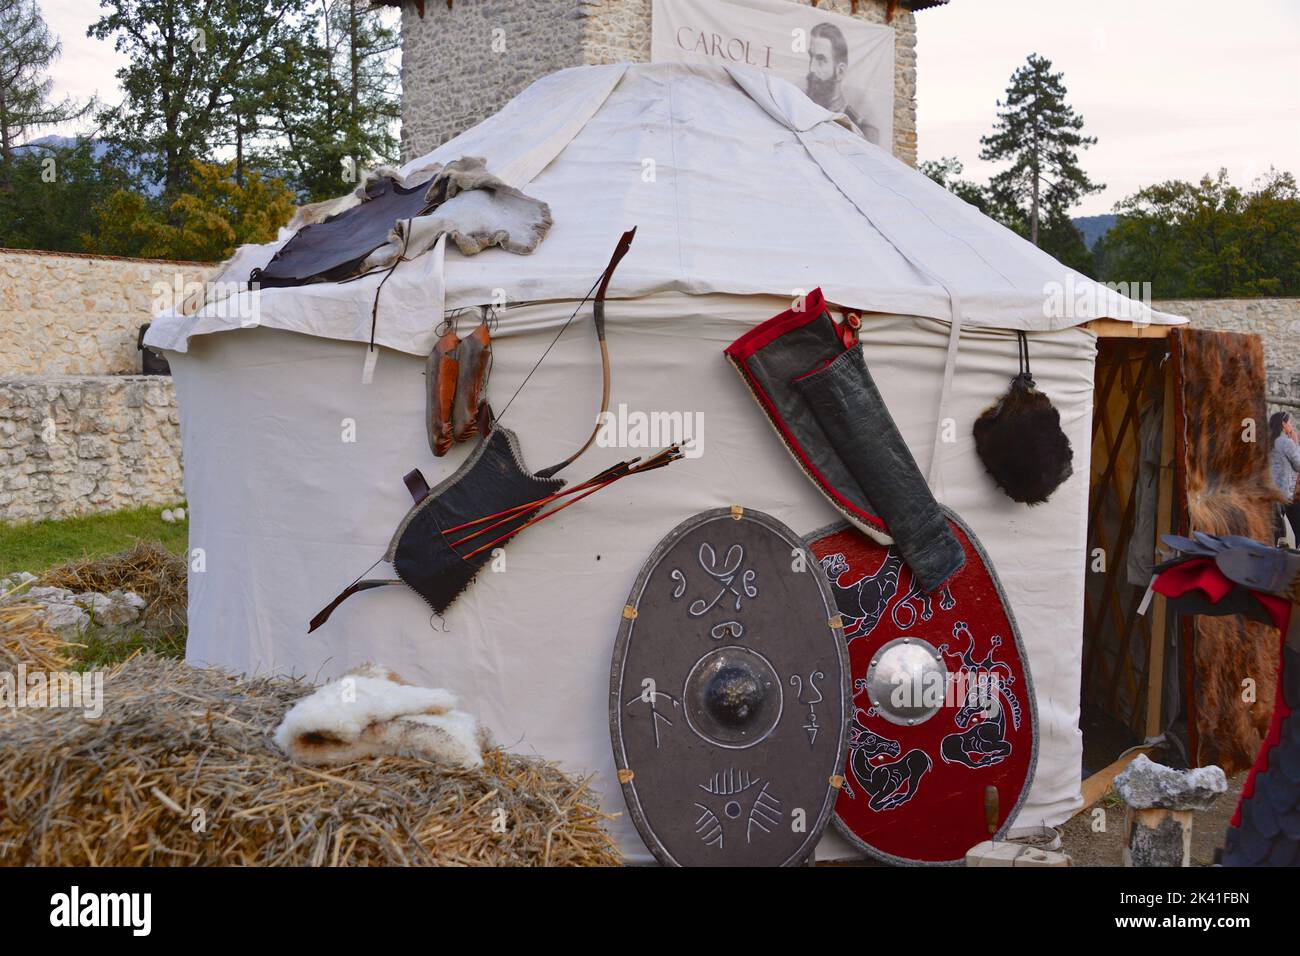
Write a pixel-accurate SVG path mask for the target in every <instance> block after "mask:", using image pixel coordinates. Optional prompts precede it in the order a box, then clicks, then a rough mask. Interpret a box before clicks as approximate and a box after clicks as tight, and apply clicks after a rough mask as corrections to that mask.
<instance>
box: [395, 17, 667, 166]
mask: <svg viewBox="0 0 1300 956" xmlns="http://www.w3.org/2000/svg"><path fill="white" fill-rule="evenodd" d="M647 2H648V0H647ZM423 6H424V16H423V17H421V16H420V13H419V11H418V10H417V8H416V6H415V4H413V3H404V4H403V5H402V158H403V160H407V159H410V158H412V157H415V156H419V155H421V154H423V153H427V152H429V151H430V150H431V149H433V148H434V147H435V146H439V145H441V144H442V143H445V142H446V141H447V140H449V139H451V138H452V137H453V136H455V135H456V134H457V133H460V132H463V131H464V130H467V129H469V128H470V127H471V126H473V125H475V124H476V123H479V122H481V121H482V120H484V119H487V117H489V116H491V115H492V114H493V113H495V112H496V111H497V110H499V109H500V108H501V107H502V106H504V105H505V104H506V102H507V101H508V100H510V98H511V97H513V96H514V95H515V94H516V93H518V92H519V91H520V90H522V89H523V88H524V87H526V86H527V85H528V84H529V83H531V82H533V80H535V79H537V78H538V77H541V76H545V75H546V74H548V73H554V72H555V71H556V70H562V69H564V68H565V67H569V66H578V65H580V64H581V63H582V62H583V59H582V42H581V35H582V31H581V28H580V26H579V14H578V0H526V2H521V0H460V2H459V3H453V4H452V5H451V9H448V8H447V5H446V4H444V3H441V2H439V0H430V2H428V3H425V4H424V5H423ZM494 43H495V44H496V46H495V47H494ZM502 44H504V47H502Z"/></svg>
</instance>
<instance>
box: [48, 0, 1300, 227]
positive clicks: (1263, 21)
mask: <svg viewBox="0 0 1300 956" xmlns="http://www.w3.org/2000/svg"><path fill="white" fill-rule="evenodd" d="M268 2H274V0H268ZM40 3H41V8H42V10H43V11H44V14H45V18H46V20H47V21H48V22H49V24H50V28H51V29H52V30H53V31H54V32H55V33H57V34H58V35H59V36H60V37H61V38H62V40H63V57H62V59H61V60H60V61H59V62H58V63H57V64H56V65H55V68H54V71H53V77H54V81H55V86H56V89H57V91H58V92H60V93H70V94H72V95H73V96H76V97H79V98H85V97H87V96H89V95H91V94H92V93H96V92H98V93H99V94H100V96H101V98H102V99H104V100H106V101H109V102H116V100H117V99H118V98H119V96H120V94H119V92H118V90H117V83H116V81H115V80H114V78H113V74H114V72H115V71H116V70H117V68H118V67H119V66H120V65H121V64H122V62H123V60H122V57H121V56H119V55H118V54H117V53H115V52H114V50H113V48H112V45H111V44H110V43H106V42H104V43H101V42H100V41H98V40H91V39H88V38H87V37H86V35H85V34H86V27H87V26H89V25H90V23H92V22H93V21H94V20H95V19H96V17H97V16H98V12H97V8H98V5H97V4H96V3H95V2H94V0H40ZM393 13H395V11H390V15H392V14H393ZM917 22H918V32H919V37H918V60H919V62H918V65H917V73H918V87H919V89H918V93H917V100H918V104H919V106H918V109H919V116H918V125H919V131H918V135H919V138H920V148H921V158H922V159H938V158H939V157H941V156H957V157H958V158H959V159H961V160H962V161H963V162H964V163H965V164H966V173H965V175H966V176H967V178H971V179H976V180H978V181H981V182H982V181H984V180H986V179H987V178H988V175H989V174H990V172H991V171H992V170H993V169H994V167H993V166H992V165H991V164H988V163H983V162H981V161H980V160H979V159H978V156H979V138H980V136H981V135H983V134H985V133H987V132H988V131H989V129H990V127H991V126H992V123H993V116H994V111H995V107H996V103H997V100H998V99H999V97H1001V96H1002V95H1003V93H1004V92H1005V90H1006V86H1007V81H1008V80H1009V79H1010V77H1011V73H1012V71H1013V70H1015V68H1016V67H1017V66H1019V65H1020V64H1022V63H1023V62H1024V60H1025V57H1026V56H1028V55H1029V54H1030V53H1031V52H1037V53H1041V54H1042V55H1043V56H1046V57H1047V58H1048V59H1050V60H1051V61H1052V63H1053V64H1054V66H1055V68H1056V69H1058V70H1061V71H1063V72H1064V73H1065V82H1066V86H1067V88H1068V89H1069V98H1070V102H1071V104H1072V105H1073V106H1074V107H1075V109H1077V110H1078V111H1079V112H1080V113H1081V114H1082V115H1083V117H1084V120H1085V121H1086V124H1087V127H1086V128H1087V131H1088V132H1089V133H1090V134H1091V135H1093V136H1096V137H1097V138H1098V143H1097V145H1096V146H1094V147H1093V148H1092V149H1090V150H1088V151H1087V152H1086V153H1085V154H1084V156H1083V165H1084V168H1085V169H1086V170H1087V171H1088V174H1089V175H1090V176H1091V177H1092V178H1093V179H1094V180H1096V181H1098V182H1103V183H1105V184H1106V186H1107V188H1106V190H1105V191H1104V192H1102V193H1100V194H1098V195H1095V196H1090V197H1088V198H1087V199H1086V200H1085V201H1084V203H1083V205H1082V206H1081V207H1080V208H1079V209H1078V210H1076V214H1078V215H1089V214H1093V213H1099V212H1108V211H1110V208H1111V206H1112V205H1113V204H1114V203H1115V201H1116V200H1118V199H1121V198H1122V197H1124V196H1126V195H1128V194H1130V193H1132V192H1134V191H1135V190H1137V189H1139V188H1141V187H1142V186H1145V185H1149V184H1151V183H1153V182H1159V181H1162V180H1165V179H1172V178H1178V179H1194V178H1199V177H1200V176H1201V175H1202V174H1203V173H1206V172H1210V171H1212V170H1215V169H1218V168H1219V167H1220V166H1226V167H1227V168H1228V171H1229V173H1230V174H1231V175H1232V177H1233V180H1234V181H1235V182H1239V183H1242V184H1245V183H1247V182H1249V181H1250V180H1252V179H1254V178H1255V177H1256V176H1259V175H1260V174H1261V173H1263V172H1265V171H1266V170H1267V169H1268V167H1269V166H1270V165H1273V166H1277V167H1279V168H1282V169H1287V170H1290V171H1292V172H1295V173H1297V174H1300V2H1297V0H1248V2H1238V3H1225V2H1223V0H952V2H951V3H950V4H949V5H948V6H946V7H939V8H935V9H932V10H925V11H923V12H921V13H919V14H917Z"/></svg>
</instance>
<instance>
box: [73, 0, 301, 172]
mask: <svg viewBox="0 0 1300 956" xmlns="http://www.w3.org/2000/svg"><path fill="white" fill-rule="evenodd" d="M306 3H307V0H277V2H276V3H272V4H267V3H265V2H263V0H223V2H220V3H214V2H212V0H100V6H101V7H102V8H103V9H104V10H105V11H107V12H105V13H104V14H103V15H102V16H101V17H100V18H99V19H98V20H97V21H95V23H93V24H91V26H90V28H89V29H88V30H87V34H88V35H89V36H93V37H96V38H98V39H101V40H104V39H108V38H110V37H112V38H113V39H114V46H115V49H117V50H118V51H119V52H122V53H125V54H126V55H127V56H128V57H130V62H129V63H128V64H127V65H126V66H124V67H123V68H122V69H120V70H118V72H117V78H118V80H119V81H120V82H121V85H122V90H123V93H124V98H123V102H122V104H121V105H120V106H119V107H117V108H115V109H113V110H109V111H107V112H106V113H105V114H104V115H103V117H102V122H103V123H104V124H105V127H106V129H107V130H108V132H109V135H110V138H111V139H112V141H113V142H114V143H115V144H116V145H117V146H118V147H119V148H120V149H121V150H123V151H125V152H126V153H129V154H130V155H133V156H135V157H137V158H138V160H139V162H140V163H141V166H142V169H143V170H144V171H145V172H147V173H148V174H150V176H151V178H153V179H154V180H155V181H156V182H159V183H161V184H162V186H163V190H164V192H165V193H166V194H167V195H169V196H172V197H174V196H175V195H177V194H179V192H180V191H181V189H182V187H183V186H184V183H185V179H186V177H187V175H188V174H189V172H190V170H191V169H192V168H193V166H192V163H193V162H195V161H196V160H207V159H209V158H211V157H212V155H213V153H214V151H215V149H216V147H217V146H218V145H220V144H223V143H228V142H230V141H231V140H232V139H235V138H238V137H240V136H243V135H244V134H245V133H246V131H247V129H248V127H249V126H250V124H255V119H256V114H257V113H258V112H259V110H260V105H259V104H256V103H254V102H250V100H249V99H248V98H247V97H245V96H243V95H241V94H240V92H239V91H241V90H244V89H259V88H265V87H266V86H267V85H268V83H267V79H266V77H267V74H268V72H271V71H274V72H275V73H276V78H282V76H283V71H281V70H278V69H276V68H277V67H279V66H281V64H282V60H283V51H285V50H292V49H294V48H295V46H294V40H295V39H296V38H298V37H300V36H301V35H302V33H303V31H304V30H307V29H310V21H309V20H306V19H304V18H303V17H302V13H303V10H304V8H305V6H306ZM288 92H291V91H288ZM241 173H242V169H241Z"/></svg>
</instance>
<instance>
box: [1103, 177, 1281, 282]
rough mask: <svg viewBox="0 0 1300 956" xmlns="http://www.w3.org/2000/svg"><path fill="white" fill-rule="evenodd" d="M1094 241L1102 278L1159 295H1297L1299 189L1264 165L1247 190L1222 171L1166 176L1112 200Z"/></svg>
mask: <svg viewBox="0 0 1300 956" xmlns="http://www.w3.org/2000/svg"><path fill="white" fill-rule="evenodd" d="M1115 212H1116V213H1117V214H1118V215H1119V217H1120V218H1119V219H1118V221H1117V222H1116V223H1115V226H1114V228H1112V229H1111V230H1110V232H1109V233H1107V235H1106V236H1105V237H1104V238H1103V240H1102V241H1100V242H1099V243H1098V248H1097V250H1096V256H1097V260H1098V263H1099V268H1100V270H1101V273H1102V275H1103V276H1104V277H1105V278H1106V279H1107V280H1110V281H1117V282H1119V281H1123V282H1150V283H1151V284H1152V293H1153V295H1155V296H1157V297H1160V298H1207V297H1208V298H1214V297H1224V296H1259V295H1297V294H1300V194H1298V193H1297V188H1296V181H1295V177H1294V176H1293V175H1292V174H1291V173H1287V172H1279V171H1277V170H1270V171H1269V173H1268V174H1267V175H1266V176H1264V177H1263V178H1262V179H1261V180H1260V181H1259V182H1258V183H1257V184H1256V186H1255V188H1254V189H1252V190H1242V189H1240V188H1238V187H1237V186H1234V185H1233V184H1232V183H1231V182H1230V181H1229V179H1228V173H1227V170H1224V169H1221V170H1219V171H1218V173H1217V174H1216V175H1213V176H1212V175H1208V174H1207V175H1205V176H1203V177H1202V178H1201V180H1200V182H1199V183H1189V182H1184V181H1181V180H1170V181H1168V182H1163V183H1157V184H1155V185H1153V186H1148V187H1146V188H1145V189H1142V190H1139V191H1138V192H1136V193H1134V194H1133V195H1132V196H1129V197H1127V198H1125V199H1123V200H1121V201H1120V202H1119V203H1117V204H1116V205H1115Z"/></svg>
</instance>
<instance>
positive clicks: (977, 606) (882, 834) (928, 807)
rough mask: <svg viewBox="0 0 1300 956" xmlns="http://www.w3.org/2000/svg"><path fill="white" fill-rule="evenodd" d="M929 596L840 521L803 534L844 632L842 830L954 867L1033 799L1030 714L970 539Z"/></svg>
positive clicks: (857, 840)
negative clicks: (846, 684) (849, 685)
mask: <svg viewBox="0 0 1300 956" xmlns="http://www.w3.org/2000/svg"><path fill="white" fill-rule="evenodd" d="M944 514H945V517H946V518H947V519H948V522H949V525H950V527H951V528H952V530H953V532H954V533H955V535H956V537H957V539H958V541H959V542H960V543H961V545H962V548H963V549H964V550H965V552H966V563H965V565H964V566H963V567H962V569H961V570H960V571H958V572H957V573H956V574H954V575H953V576H952V577H951V578H949V580H948V582H947V585H946V586H945V587H943V588H941V589H940V590H939V591H937V592H935V593H933V594H925V593H923V592H922V591H921V590H920V589H919V588H918V587H916V586H915V584H914V583H913V580H912V574H911V571H910V570H908V567H907V565H906V564H905V563H904V562H903V560H902V558H900V557H899V555H898V554H897V553H896V552H895V551H894V550H893V549H892V548H889V547H886V546H884V545H881V544H879V543H877V542H876V541H873V540H872V539H871V538H869V537H867V536H866V535H864V534H862V533H861V532H860V531H858V530H856V529H854V528H852V527H851V526H850V525H849V524H847V523H841V524H838V525H834V526H832V527H830V528H824V529H822V530H820V531H816V532H813V533H812V534H811V535H808V537H807V541H808V546H809V548H810V550H811V551H812V553H813V556H814V558H815V559H816V561H817V563H818V566H819V567H820V568H821V570H822V572H823V574H824V575H825V577H826V580H827V581H828V583H829V584H830V585H831V588H832V593H833V595H834V600H835V603H836V607H837V608H838V610H839V613H840V616H841V618H842V619H843V622H844V631H843V633H844V637H845V639H846V640H847V642H848V652H849V667H850V671H851V674H852V682H853V691H852V693H853V717H852V721H851V724H850V728H849V750H848V758H847V760H846V762H845V769H844V770H843V771H842V772H843V774H844V778H845V780H844V787H843V789H842V790H841V791H840V794H839V797H838V799H837V800H836V806H835V817H836V819H835V823H836V826H837V827H838V828H839V830H840V831H841V832H842V833H843V834H844V835H845V836H846V837H847V838H848V839H849V840H850V842H852V843H854V844H855V845H857V846H858V847H859V848H860V849H862V850H864V851H866V852H867V853H869V854H870V855H872V856H875V857H877V858H879V859H883V860H887V861H890V862H906V863H931V864H945V863H946V864H959V863H962V862H963V861H964V860H965V856H966V851H967V850H969V849H970V848H971V847H973V846H974V845H975V844H977V843H980V842H982V841H984V840H987V839H989V838H990V837H991V836H994V835H996V836H1002V835H1004V834H1005V831H1006V830H1007V828H1008V826H1009V824H1010V822H1011V821H1013V820H1014V819H1015V816H1016V813H1017V812H1018V811H1019V809H1020V806H1021V804H1022V802H1023V801H1024V798H1025V796H1026V794H1027V793H1028V790H1029V783H1030V780H1031V778H1032V777H1033V771H1034V762H1035V759H1036V755H1037V746H1038V734H1037V726H1036V725H1037V717H1036V704H1035V701H1034V693H1033V686H1032V685H1031V683H1030V675H1029V670H1028V668H1027V667H1026V666H1025V660H1026V656H1025V649H1024V646H1023V644H1022V643H1021V641H1020V634H1019V631H1018V630H1017V629H1016V624H1015V620H1014V618H1013V617H1012V616H1011V611H1010V608H1009V606H1008V604H1007V601H1006V596H1005V595H1004V594H1003V592H1002V586H1001V585H1000V584H999V583H998V580H997V576H996V574H995V573H994V570H993V568H992V565H991V564H990V563H989V561H988V557H987V555H986V554H985V553H984V550H983V548H982V547H981V546H980V544H979V541H978V540H977V539H976V537H975V535H974V533H973V532H972V531H971V530H970V529H969V528H967V527H966V525H965V524H964V523H962V521H961V520H960V519H959V518H958V517H957V516H956V515H955V514H954V513H953V512H952V511H950V510H949V509H946V508H945V509H944Z"/></svg>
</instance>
